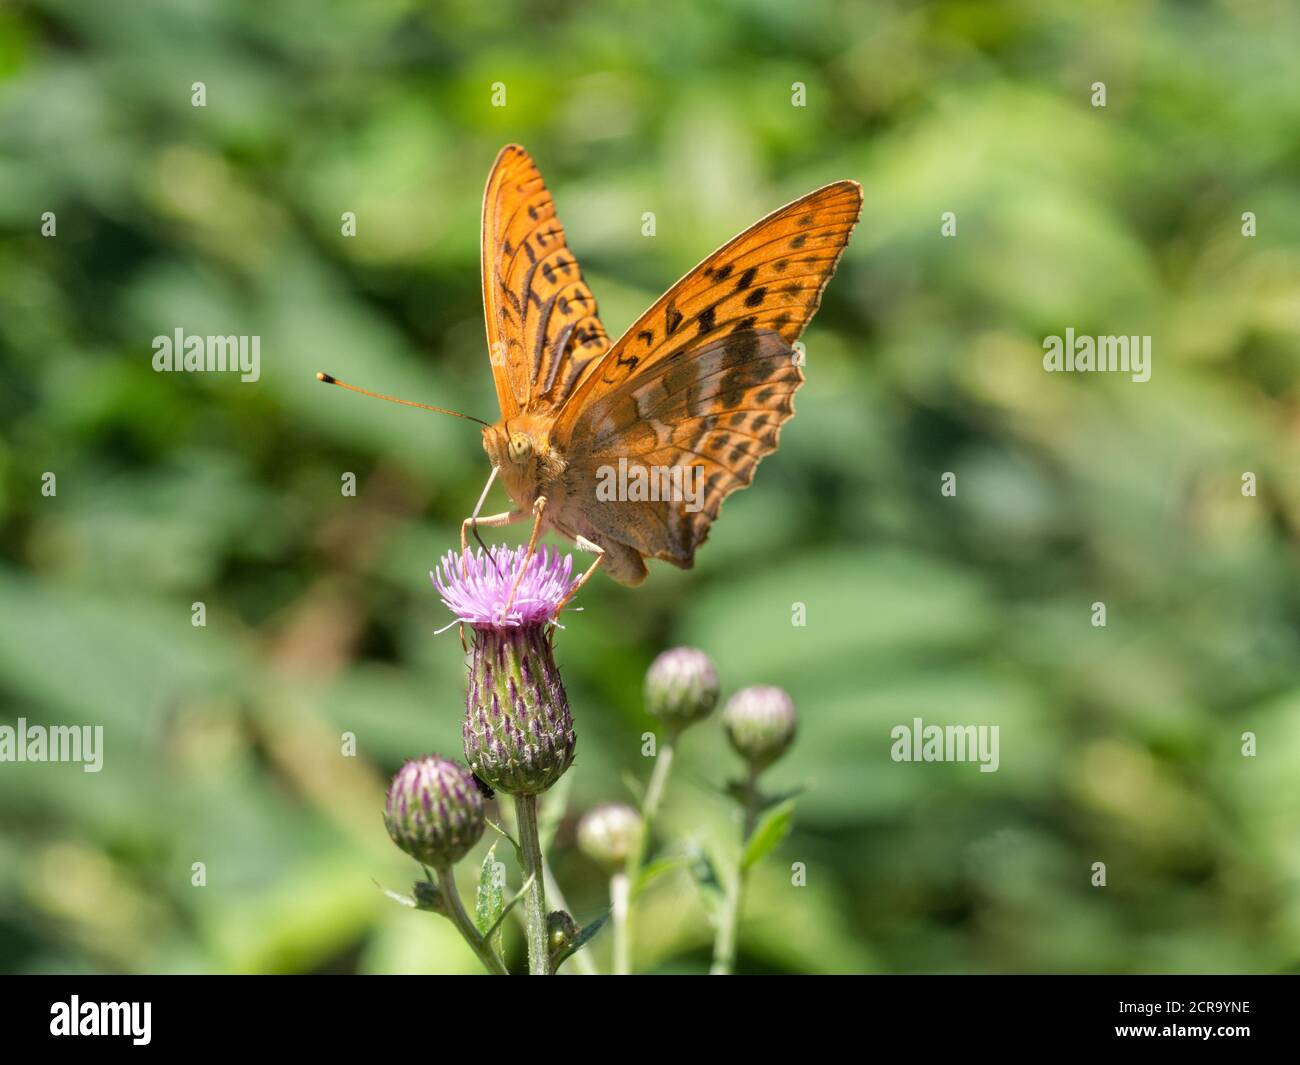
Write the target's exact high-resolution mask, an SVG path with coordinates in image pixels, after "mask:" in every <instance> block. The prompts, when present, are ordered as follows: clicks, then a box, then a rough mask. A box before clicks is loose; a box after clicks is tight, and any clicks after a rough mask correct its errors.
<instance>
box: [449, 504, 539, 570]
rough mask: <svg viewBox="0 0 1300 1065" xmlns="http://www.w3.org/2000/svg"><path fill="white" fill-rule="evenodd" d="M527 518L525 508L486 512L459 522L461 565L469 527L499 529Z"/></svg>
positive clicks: (465, 553) (467, 544) (464, 554)
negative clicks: (481, 515)
mask: <svg viewBox="0 0 1300 1065" xmlns="http://www.w3.org/2000/svg"><path fill="white" fill-rule="evenodd" d="M527 518H528V511H526V510H507V511H504V512H502V513H500V514H488V515H487V516H486V517H482V518H478V517H473V518H466V519H465V520H464V521H462V522H461V523H460V555H461V567H462V569H463V568H464V562H465V556H466V555H467V554H468V553H469V532H470V530H471V529H474V530H477V529H478V528H479V527H480V526H482V527H483V528H485V529H500V528H503V527H504V526H506V525H514V524H515V523H517V522H521V521H525V520H527Z"/></svg>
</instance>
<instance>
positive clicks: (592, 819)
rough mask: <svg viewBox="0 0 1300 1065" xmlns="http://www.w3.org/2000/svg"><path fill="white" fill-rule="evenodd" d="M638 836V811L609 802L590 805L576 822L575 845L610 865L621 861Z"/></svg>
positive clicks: (610, 866)
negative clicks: (576, 841) (576, 835)
mask: <svg viewBox="0 0 1300 1065" xmlns="http://www.w3.org/2000/svg"><path fill="white" fill-rule="evenodd" d="M640 838H641V815H640V814H639V813H637V812H636V811H635V810H633V809H632V807H630V806H624V805H623V804H622V803H618V802H610V803H604V804H603V805H600V806H593V807H592V808H591V809H590V810H588V811H587V812H586V813H585V814H583V815H582V819H581V820H580V821H579V822H578V849H579V850H580V851H582V853H583V854H585V855H586V856H587V857H588V858H591V859H592V860H593V861H596V862H599V863H600V864H601V865H603V866H606V867H608V868H611V869H615V868H617V867H618V866H620V865H622V864H624V863H625V862H626V861H627V858H628V855H629V854H631V853H632V848H633V847H635V846H636V845H637V842H638V841H639V840H640Z"/></svg>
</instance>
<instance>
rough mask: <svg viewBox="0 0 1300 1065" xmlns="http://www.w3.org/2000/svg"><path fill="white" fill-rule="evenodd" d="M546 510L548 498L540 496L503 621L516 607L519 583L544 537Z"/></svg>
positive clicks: (535, 503) (536, 502)
mask: <svg viewBox="0 0 1300 1065" xmlns="http://www.w3.org/2000/svg"><path fill="white" fill-rule="evenodd" d="M545 509H546V497H545V496H538V497H537V498H536V499H535V500H534V501H533V532H532V535H531V536H529V537H528V550H527V551H525V552H524V560H523V562H521V563H520V565H519V572H518V573H516V574H515V583H514V584H512V585H511V586H510V595H509V597H508V598H507V599H506V605H505V607H503V608H502V610H501V617H502V620H504V619H505V616H506V615H507V614H508V613H510V608H511V607H512V606H514V602H515V593H516V592H517V591H519V583H520V582H521V581H522V580H523V579H524V571H525V570H526V569H527V568H528V563H529V562H530V561H532V557H533V555H535V554H537V540H538V538H539V537H540V536H541V535H542V512H543V511H544V510H545ZM515 520H516V521H518V520H519V519H518V518H516V519H515ZM503 524H505V523H503Z"/></svg>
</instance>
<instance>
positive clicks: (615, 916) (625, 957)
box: [609, 873, 632, 976]
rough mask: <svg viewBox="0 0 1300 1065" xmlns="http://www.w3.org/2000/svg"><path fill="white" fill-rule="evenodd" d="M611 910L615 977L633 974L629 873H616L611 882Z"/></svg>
mask: <svg viewBox="0 0 1300 1065" xmlns="http://www.w3.org/2000/svg"><path fill="white" fill-rule="evenodd" d="M609 908H610V914H611V918H610V919H611V920H612V922H613V924H614V975H615V976H627V975H629V974H630V973H631V972H632V951H631V945H630V944H629V943H628V938H627V918H628V911H629V910H631V908H632V882H631V881H630V880H628V878H627V873H615V874H614V875H613V876H612V877H611V878H610V881H609Z"/></svg>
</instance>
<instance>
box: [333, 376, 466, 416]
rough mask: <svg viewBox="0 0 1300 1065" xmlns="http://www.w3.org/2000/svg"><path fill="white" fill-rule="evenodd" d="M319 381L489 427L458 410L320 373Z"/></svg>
mask: <svg viewBox="0 0 1300 1065" xmlns="http://www.w3.org/2000/svg"><path fill="white" fill-rule="evenodd" d="M316 380H317V381H324V382H325V383H326V384H327V385H338V386H339V388H346V389H347V390H348V391H349V392H359V393H360V394H361V395H363V396H373V397H374V398H375V399H386V400H388V402H389V403H400V404H401V405H402V406H404V407H419V408H420V409H421V410H431V411H434V412H435V413H437V414H450V415H451V416H452V417H453V418H464V419H465V420H466V421H467V422H478V423H479V425H488V424H489V423H487V422H485V421H484V420H483V419H482V418H475V417H474V416H473V415H472V414H461V412H460V411H458V410H448V409H447V408H446V407H434V406H431V405H430V404H428V403H416V402H415V400H413V399H398V398H397V397H396V396H386V395H384V393H382V392H371V391H370V389H368V388H358V387H357V386H356V385H350V384H348V383H347V382H346V381H340V380H339V379H338V378H337V377H334V376H333V375H332V374H327V373H318V374H317V375H316Z"/></svg>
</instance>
